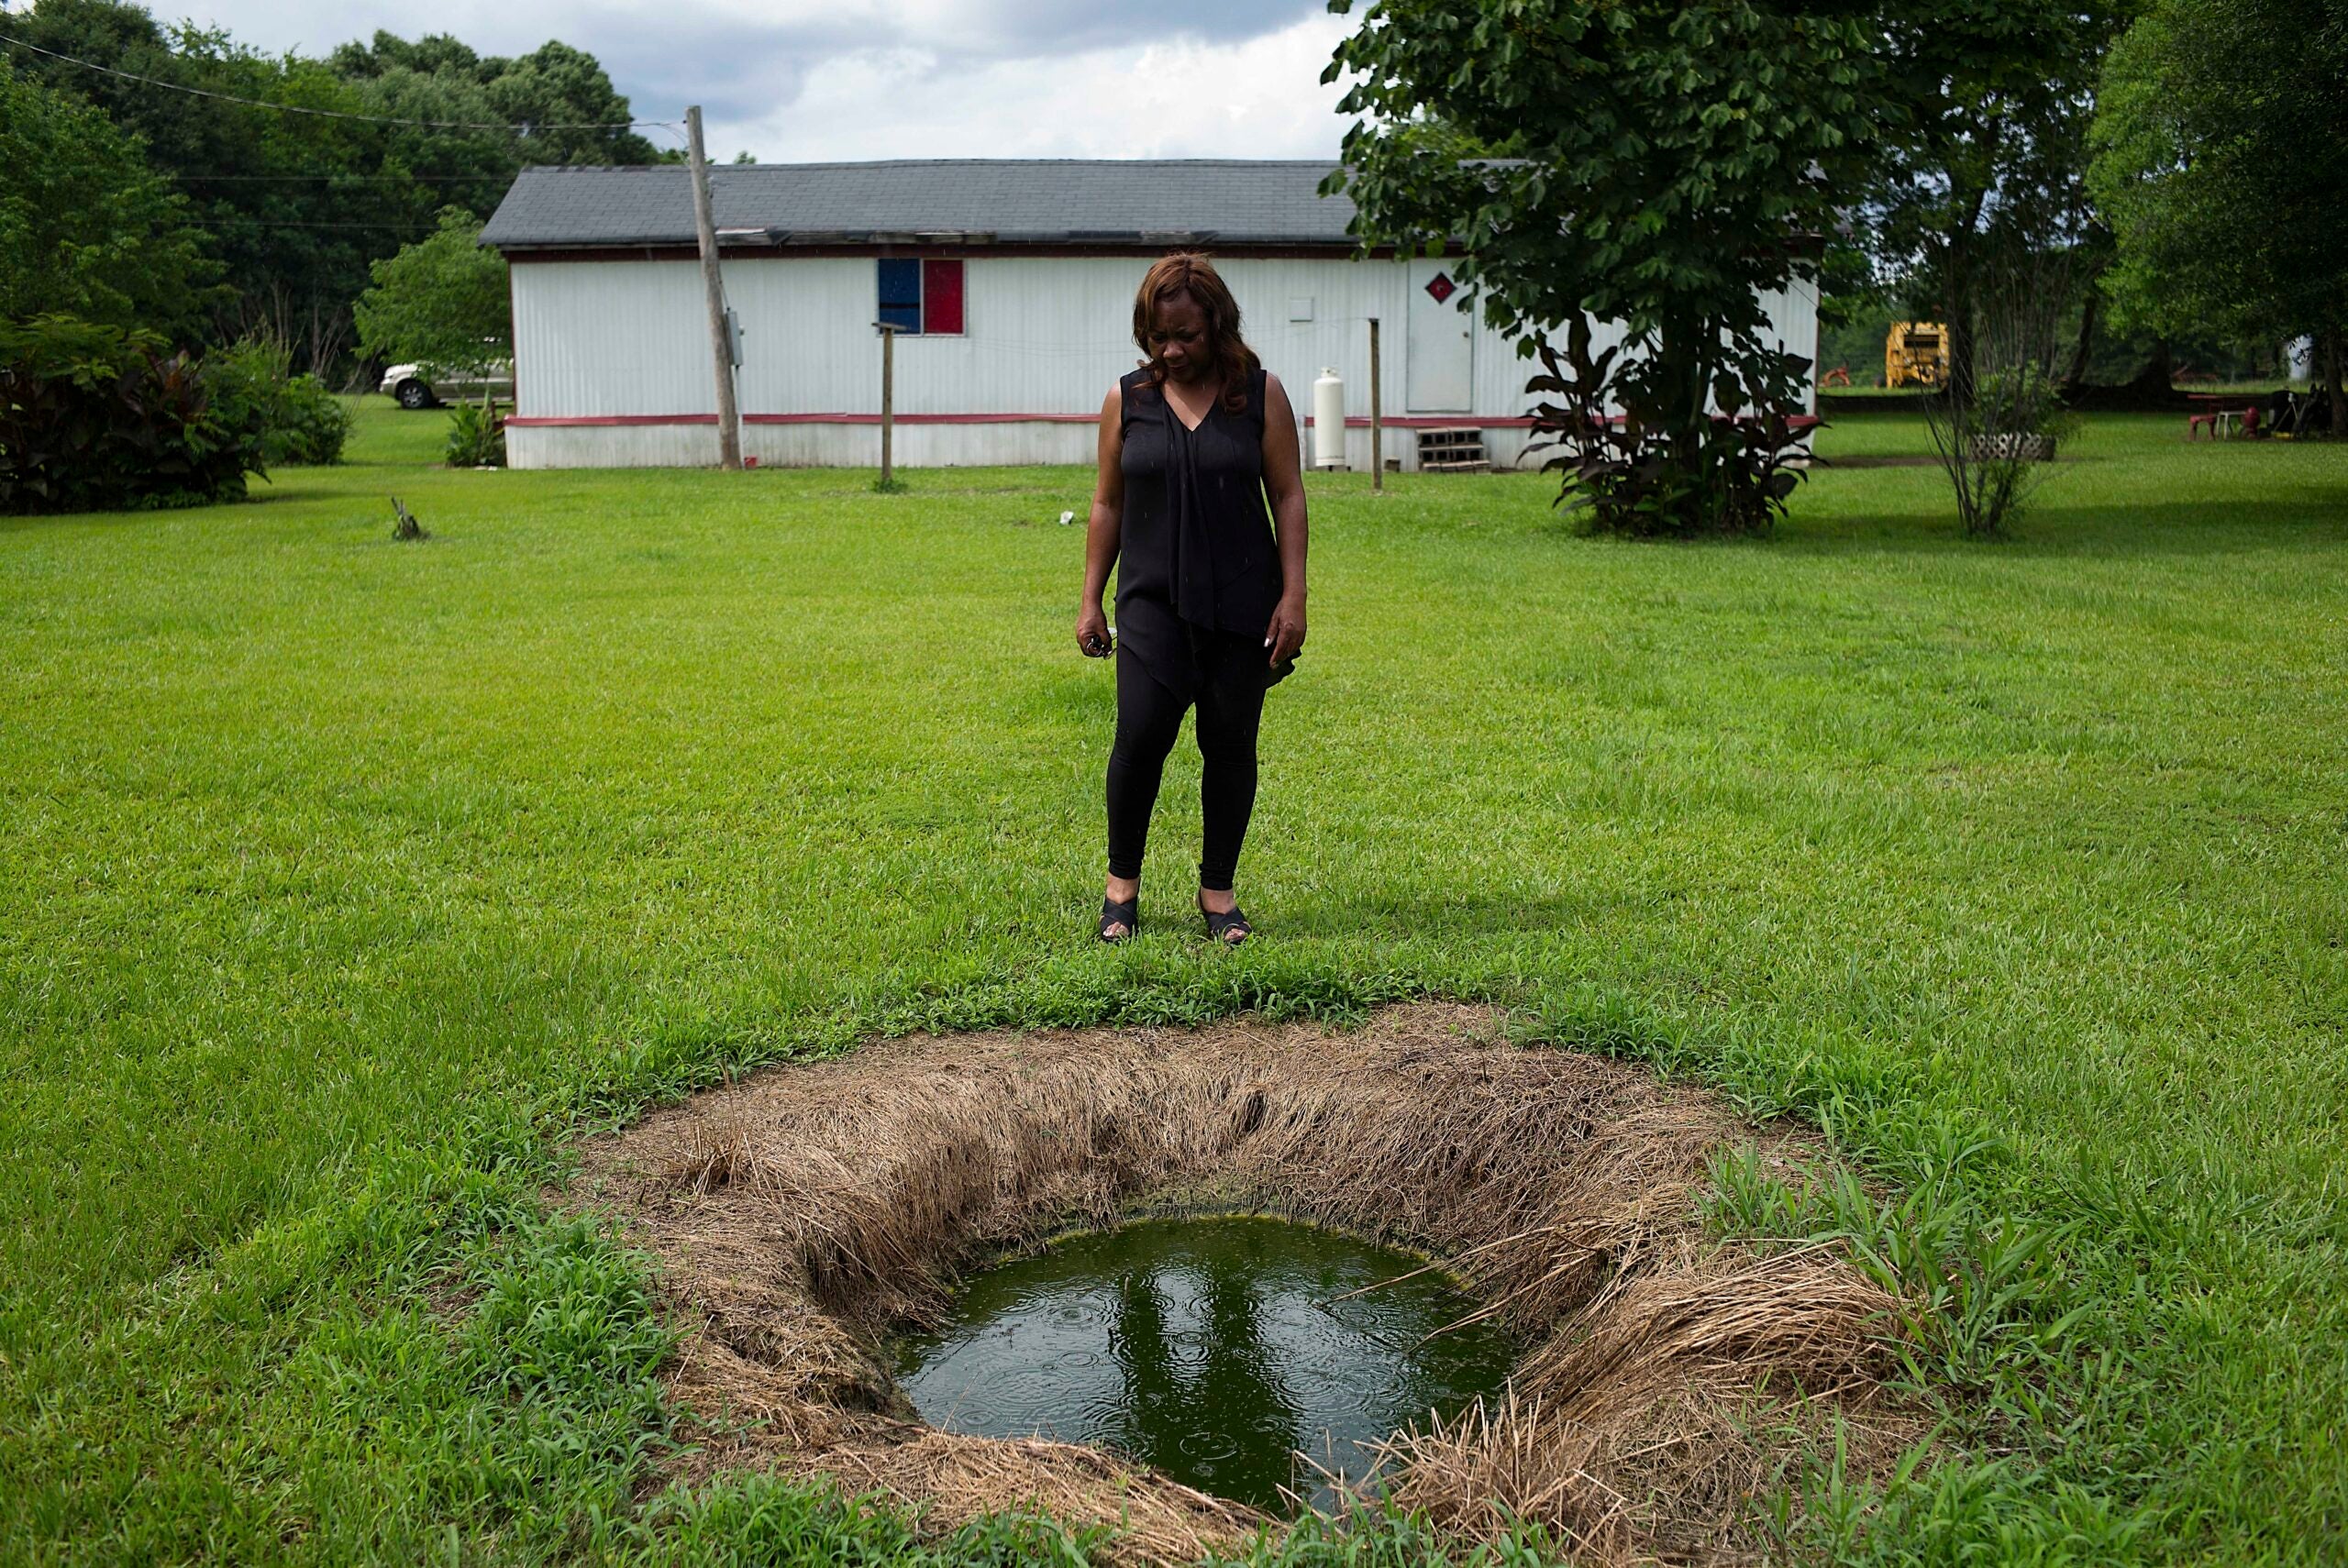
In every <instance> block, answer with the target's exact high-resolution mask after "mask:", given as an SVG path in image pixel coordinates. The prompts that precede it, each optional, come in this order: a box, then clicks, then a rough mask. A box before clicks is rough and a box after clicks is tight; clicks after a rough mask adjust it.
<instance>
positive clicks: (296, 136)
mask: <svg viewBox="0 0 2348 1568" xmlns="http://www.w3.org/2000/svg"><path fill="white" fill-rule="evenodd" d="M6 30H7V31H9V32H10V33H12V34H14V35H16V36H17V37H20V38H22V39H25V40H26V41H28V42H29V43H32V44H34V45H36V46H38V47H39V48H40V49H44V50H51V51H53V53H55V54H59V55H65V56H70V57H72V58H74V59H78V60H84V61H95V62H97V63H99V64H103V65H106V66H110V67H113V68H115V69H116V70H119V71H123V72H130V73H133V74H135V75H138V76H144V77H150V78H153V79H154V80H155V81H158V82H162V83H173V84H176V85H178V86H181V87H186V88H192V89H196V90H199V92H201V93H205V94H224V95H225V96H224V97H205V96H200V95H197V94H194V93H188V92H175V91H172V90H171V89H170V88H158V87H154V86H150V85H146V84H142V83H135V82H130V81H127V80H124V79H123V78H121V77H116V76H109V75H105V74H103V73H100V72H91V71H86V70H83V69H82V68H81V67H78V66H75V65H72V64H68V63H66V62H64V61H60V60H56V59H51V58H48V57H45V56H41V55H37V54H33V53H30V52H29V51H13V56H12V63H14V64H15V65H16V66H17V68H18V69H20V70H22V71H25V72H28V73H30V74H32V75H34V76H36V77H37V78H38V79H39V81H41V82H42V83H44V84H45V85H47V86H49V87H50V88H51V89H52V90H54V91H57V92H59V93H61V94H66V95H68V96H70V97H72V98H74V99H76V100H78V101H80V102H83V103H87V104H90V105H94V106H95V107H97V108H98V109H99V110H101V111H102V112H103V113H104V114H105V116H106V117H107V118H108V119H109V120H111V121H112V122H113V123H114V124H115V125H116V127H120V128H123V129H126V130H128V131H131V132H134V133H136V135H137V136H138V138H140V140H141V141H142V142H143V144H144V146H145V148H146V155H147V159H148V161H149V163H150V165H151V167H152V168H153V169H154V170H155V171H157V172H158V173H160V174H162V175H164V176H165V177H166V178H167V180H168V181H169V183H170V187H171V188H172V189H173V190H175V191H177V192H179V193H181V194H182V195H183V197H184V198H185V199H186V202H187V204H188V206H187V210H188V212H189V214H190V215H191V217H192V218H193V220H194V223H195V225H196V226H198V227H200V228H201V229H202V230H203V231H204V233H205V248H206V250H207V252H208V253H209V254H210V255H211V256H212V257H213V258H214V259H216V260H217V262H218V263H219V271H220V274H221V276H222V277H223V278H224V279H225V281H226V282H227V284H228V290H227V293H223V294H222V295H220V296H219V297H218V300H217V303H216V306H215V308H213V309H212V311H211V313H210V315H211V319H210V323H209V326H210V336H211V337H214V338H215V339H216V340H217V341H221V342H227V341H233V340H235V339H238V338H239V337H245V336H247V335H249V334H251V333H254V332H259V333H260V334H262V335H264V336H266V337H271V338H275V339H277V340H280V341H282V342H284V343H287V344H288V345H291V346H293V347H294V348H295V350H296V354H295V358H296V360H297V362H299V363H301V364H304V365H306V366H308V367H310V368H311V369H313V370H319V371H321V372H324V371H327V370H329V369H330V368H331V367H333V366H334V365H336V364H337V363H338V361H339V360H340V359H341V358H342V357H343V356H344V355H345V354H346V353H347V351H348V350H349V346H350V343H351V339H352V332H353V321H352V315H351V302H352V300H353V299H354V297H355V296H356V295H358V293H360V291H361V290H363V289H365V288H366V287H367V286H368V283H369V280H370V276H371V274H370V271H369V268H370V265H371V263H372V262H373V261H376V260H378V259H382V258H384V257H386V256H389V255H391V254H392V253H393V252H394V251H395V250H397V249H398V248H399V247H400V246H401V245H403V244H404V243H406V242H408V241H411V240H415V239H419V238H422V237H426V236H427V235H429V234H431V233H432V232H433V229H434V226H435V224H436V221H437V214H438V213H439V211H440V210H441V209H442V208H443V207H445V206H449V205H459V206H462V207H464V208H466V209H468V210H470V211H471V212H472V213H473V214H475V215H487V214H488V213H489V211H490V210H491V209H492V208H493V207H494V206H495V205H496V204H497V202H498V201H499V199H500V198H502V197H503V196H504V193H505V191H506V188H507V187H508V186H509V185H510V184H511V183H512V182H513V179H514V175H515V172H516V171H518V170H520V169H521V168H522V167H523V166H524V165H525V164H526V163H560V162H599V163H636V162H647V161H654V160H659V159H660V158H661V157H662V156H663V154H662V153H661V151H660V150H659V149H657V148H655V147H654V146H653V145H652V144H651V143H650V142H648V141H647V140H645V138H642V137H640V136H638V135H637V134H636V133H635V132H634V131H632V130H628V129H626V127H625V122H626V120H627V119H628V118H629V117H630V116H629V110H628V105H627V100H626V99H625V98H623V97H621V96H620V95H619V94H617V93H616V92H615V91H614V90H613V87H612V84H611V80H610V78H609V77H608V76H607V75H606V74H605V73H604V70H603V68H602V66H601V65H599V64H598V63H597V62H596V61H595V60H594V58H593V56H592V55H588V54H585V53H583V52H581V50H576V49H572V48H570V46H568V45H566V44H562V43H559V42H550V43H548V44H546V45H544V46H542V47H540V48H539V49H537V50H533V51H531V52H530V53H528V54H526V55H521V56H517V57H515V58H513V59H502V58H486V57H482V56H479V55H476V54H475V53H474V52H473V51H472V50H470V49H468V48H467V47H466V46H465V45H463V44H462V43H460V42H458V41H457V40H456V39H447V38H431V39H423V40H421V41H420V42H418V43H414V44H410V43H406V42H404V40H402V39H396V38H393V36H391V35H390V34H387V33H379V34H378V35H376V38H375V39H374V41H373V43H372V44H371V45H359V44H352V45H348V46H346V47H344V48H343V49H340V50H337V51H335V53H334V55H333V56H332V57H331V58H330V59H328V60H326V61H318V60H309V59H305V58H302V57H300V56H283V57H277V56H264V55H261V54H259V53H257V52H255V51H254V50H250V49H249V48H246V47H245V46H243V45H241V44H238V42H237V41H236V40H235V39H232V38H230V37H229V36H228V35H227V34H226V33H224V32H221V31H218V30H216V29H206V28H197V27H194V26H193V25H185V24H183V25H181V26H178V27H170V28H167V27H164V26H162V25H161V24H159V23H158V22H157V21H156V20H155V18H154V17H152V16H150V14H149V13H148V12H147V10H146V9H145V8H143V7H142V6H138V5H136V4H130V3H127V0H41V4H40V5H39V6H38V7H36V8H35V9H33V10H32V11H30V12H28V13H25V14H21V15H12V16H11V17H9V19H8V27H7V29H6ZM238 98H241V99H254V100H259V101H260V104H261V105H285V106H286V108H293V107H299V108H305V109H317V110H327V111H332V113H330V114H302V113H288V112H286V108H277V107H269V106H260V107H256V106H253V105H249V104H242V103H235V102H230V101H228V100H229V99H238ZM350 115H359V116H387V117H391V118H400V119H411V120H425V121H442V122H449V121H456V122H464V125H463V126H462V127H449V126H446V125H382V124H377V123H373V122H371V121H369V120H366V119H350V118H339V117H336V116H350ZM615 126H616V127H618V128H608V127H615ZM478 127H488V128H478ZM515 127H527V128H524V129H516V128H515ZM560 127H594V128H585V129H579V128H560Z"/></svg>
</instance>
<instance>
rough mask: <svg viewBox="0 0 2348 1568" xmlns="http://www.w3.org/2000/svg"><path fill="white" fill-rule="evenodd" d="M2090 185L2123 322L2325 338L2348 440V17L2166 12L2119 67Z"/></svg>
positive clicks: (2334, 10)
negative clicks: (2103, 218)
mask: <svg viewBox="0 0 2348 1568" xmlns="http://www.w3.org/2000/svg"><path fill="white" fill-rule="evenodd" d="M2095 145H2096V157H2095V162H2094V165H2093V168H2092V170H2091V171H2090V180H2091V183H2092V186H2093V189H2094V192H2095V195H2096V198H2097V200H2098V201H2099V204H2101V206H2102V208H2103V211H2104V213H2105V215H2107V217H2108V219H2109V221H2110V225H2111V228H2112V232H2113V234H2114V236H2115V237H2116V238H2117V241H2118V250H2119V260H2118V263H2117V264H2116V266H2115V267H2114V268H2113V270H2112V272H2111V274H2110V277H2109V279H2108V280H2107V284H2108V288H2109V291H2110V294H2111V296H2112V298H2113V300H2114V303H2115V304H2117V305H2118V306H2119V307H2120V310H2121V314H2122V315H2124V316H2125V317H2127V318H2129V319H2132V320H2136V321H2142V322H2144V323H2148V324H2150V325H2152V326H2155V327H2158V328H2160V329H2161V330H2164V331H2168V332H2176V333H2180V334H2181V333H2188V332H2194V331H2208V330H2210V329H2218V330H2221V331H2226V332H2231V333H2235V334H2240V335H2242V336H2245V337H2265V338H2267V339H2268V340H2269V341H2273V340H2275V339H2277V338H2282V337H2297V336H2298V335H2300V334H2302V333H2307V334H2312V335H2314V337H2316V338H2317V340H2318V342H2319V344H2320V346H2321V350H2322V370H2321V374H2322V376H2323V379H2324V381H2326V383H2327V385H2328V387H2329V390H2330V392H2331V408H2332V418H2333V421H2334V425H2333V428H2334V429H2335V430H2348V398H2343V396H2342V390H2343V389H2342V337H2343V336H2348V248H2342V244H2341V242H2340V232H2339V229H2340V219H2341V215H2342V213H2348V157H2343V156H2342V149H2344V148H2348V5H2342V4H2340V3H2339V0H2331V3H2329V4H2307V3H2298V4H2294V3H2290V0H2230V3H2229V4H2228V5H2225V6H2190V5H2180V4H2177V3H2176V0H2161V3H2160V4H2157V5H2155V6H2154V7H2153V8H2152V9H2151V10H2150V11H2149V12H2148V13H2147V14H2146V15H2145V16H2144V17H2143V18H2142V19H2141V20H2139V21H2138V22H2137V23H2136V25H2135V26H2134V27H2132V28H2130V29H2129V31H2128V34H2127V36H2126V37H2124V38H2123V39H2121V41H2120V43H2119V45H2118V46H2117V47H2116V48H2114V50H2112V52H2111V59H2110V62H2109V64H2108V65H2107V67H2106V69H2105V72H2104V82H2103V104H2102V111H2101V114H2100V115H2099V118H2098V120H2097V122H2096V127H2095Z"/></svg>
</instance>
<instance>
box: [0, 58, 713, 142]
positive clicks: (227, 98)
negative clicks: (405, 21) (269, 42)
mask: <svg viewBox="0 0 2348 1568" xmlns="http://www.w3.org/2000/svg"><path fill="white" fill-rule="evenodd" d="M0 43H6V44H13V45H15V46H16V47H17V48H18V49H28V50H32V51H33V53H35V54H39V55H47V56H48V57H49V58H50V59H51V60H56V61H63V62H64V63H66V64H67V65H78V66H80V67H81V68H82V69H83V70H84V71H94V72H98V73H99V74H100V75H102V76H116V77H120V78H121V79H122V80H123V81H125V82H136V83H139V84H140V85H141V86H146V87H161V88H163V89H165V90H166V91H169V92H172V93H185V94H188V95H189V96H191V97H195V98H211V99H214V100H216V101H217V102H219V103H223V104H242V105H244V106H245V107H247V108H249V109H275V110H276V111H277V112H278V113H280V114H283V115H313V116H317V117H318V118H320V119H327V120H363V121H365V122H366V123H367V124H369V125H376V126H415V127H420V128H422V129H425V130H498V131H514V132H517V133H519V134H520V135H523V136H527V135H529V134H530V133H531V132H533V131H558V130H633V129H635V128H636V127H638V126H659V127H663V128H664V129H668V130H674V129H676V126H677V122H676V121H674V120H588V121H582V122H581V123H579V124H576V125H545V126H542V125H534V124H532V123H531V122H529V121H527V120H525V121H523V122H522V123H520V124H519V125H508V124H506V123H504V121H501V120H407V119H401V118H399V117H397V116H392V115H355V114H352V113H350V112H349V111H348V110H344V109H314V108H311V107H309V106H308V105H304V104H275V103H271V102H270V101H269V100H268V99H266V98H239V97H238V96H237V95H236V94H233V93H215V92H213V91H212V90H211V89H210V88H208V87H190V86H187V85H185V84H183V83H178V82H165V81H163V80H161V78H159V77H153V76H141V75H139V74H138V72H133V71H117V70H116V69H115V68H114V67H113V66H111V65H100V64H98V63H97V62H96V61H89V60H76V59H74V58H73V57H72V55H70V54H60V53H58V52H57V51H56V50H53V49H43V48H41V47H40V45H39V44H37V43H28V42H26V41H25V40H24V39H19V38H11V37H10V36H9V35H7V34H6V33H0Z"/></svg>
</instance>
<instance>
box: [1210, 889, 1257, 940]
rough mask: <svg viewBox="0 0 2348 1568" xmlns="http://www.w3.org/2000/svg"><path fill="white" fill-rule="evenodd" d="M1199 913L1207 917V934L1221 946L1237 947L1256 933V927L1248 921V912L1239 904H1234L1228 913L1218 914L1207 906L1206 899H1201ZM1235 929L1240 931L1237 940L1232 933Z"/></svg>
mask: <svg viewBox="0 0 2348 1568" xmlns="http://www.w3.org/2000/svg"><path fill="white" fill-rule="evenodd" d="M1199 913H1200V914H1202V915H1203V916H1204V917H1205V918H1206V922H1207V934H1208V935H1209V936H1212V937H1213V938H1214V940H1215V944H1216V945H1217V946H1219V947H1237V946H1239V945H1240V944H1242V943H1245V942H1246V940H1247V939H1248V938H1249V937H1251V936H1253V935H1255V934H1256V928H1255V927H1254V926H1252V925H1249V924H1248V923H1247V916H1246V913H1245V911H1242V910H1241V909H1240V907H1239V906H1238V905H1237V904H1234V905H1232V906H1231V909H1230V911H1229V912H1228V913H1225V914H1217V913H1215V911H1213V910H1211V909H1209V908H1207V901H1206V900H1204V899H1201V900H1199ZM1233 932H1237V933H1239V936H1238V939H1237V940H1236V941H1235V940H1233V938H1232V934H1231V933H1233Z"/></svg>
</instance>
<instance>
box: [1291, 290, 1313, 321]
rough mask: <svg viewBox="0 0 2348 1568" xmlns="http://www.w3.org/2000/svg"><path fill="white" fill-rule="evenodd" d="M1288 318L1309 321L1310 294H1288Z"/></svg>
mask: <svg viewBox="0 0 2348 1568" xmlns="http://www.w3.org/2000/svg"><path fill="white" fill-rule="evenodd" d="M1288 318H1289V319H1290V321H1311V320H1312V295H1311V294H1291V295H1290V296H1289V302H1288Z"/></svg>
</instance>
